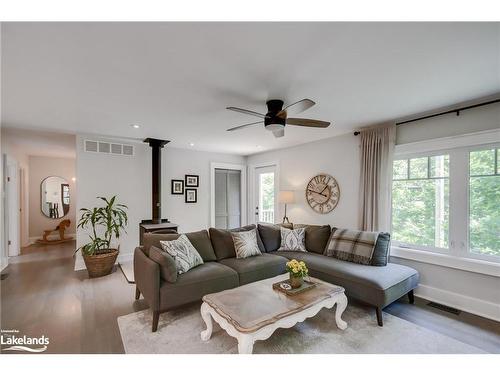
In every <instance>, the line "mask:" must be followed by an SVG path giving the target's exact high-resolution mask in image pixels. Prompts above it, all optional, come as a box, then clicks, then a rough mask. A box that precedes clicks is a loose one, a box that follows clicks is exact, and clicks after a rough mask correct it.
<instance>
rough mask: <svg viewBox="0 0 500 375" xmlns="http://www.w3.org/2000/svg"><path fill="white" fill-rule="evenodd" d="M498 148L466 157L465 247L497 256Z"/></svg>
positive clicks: (499, 241)
mask: <svg viewBox="0 0 500 375" xmlns="http://www.w3.org/2000/svg"><path fill="white" fill-rule="evenodd" d="M498 161H499V160H498V149H496V150H495V149H490V150H481V151H473V152H471V153H470V155H469V166H470V167H469V174H470V181H469V244H470V249H471V251H472V252H475V253H479V254H488V255H500V175H499V173H498Z"/></svg>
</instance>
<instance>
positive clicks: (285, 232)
mask: <svg viewBox="0 0 500 375" xmlns="http://www.w3.org/2000/svg"><path fill="white" fill-rule="evenodd" d="M280 232H281V247H280V248H279V249H278V251H307V250H306V228H297V229H288V228H283V227H281V228H280Z"/></svg>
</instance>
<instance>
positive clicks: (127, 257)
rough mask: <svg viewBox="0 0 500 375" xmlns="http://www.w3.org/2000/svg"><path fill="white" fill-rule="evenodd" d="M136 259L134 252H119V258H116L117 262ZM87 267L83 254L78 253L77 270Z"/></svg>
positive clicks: (76, 259)
mask: <svg viewBox="0 0 500 375" xmlns="http://www.w3.org/2000/svg"><path fill="white" fill-rule="evenodd" d="M133 259H134V253H121V252H120V254H118V258H117V259H116V263H126V262H131V261H132V260H133ZM84 269H86V267H85V262H84V261H83V258H82V255H81V254H80V253H77V255H76V258H75V268H74V270H75V271H81V270H84Z"/></svg>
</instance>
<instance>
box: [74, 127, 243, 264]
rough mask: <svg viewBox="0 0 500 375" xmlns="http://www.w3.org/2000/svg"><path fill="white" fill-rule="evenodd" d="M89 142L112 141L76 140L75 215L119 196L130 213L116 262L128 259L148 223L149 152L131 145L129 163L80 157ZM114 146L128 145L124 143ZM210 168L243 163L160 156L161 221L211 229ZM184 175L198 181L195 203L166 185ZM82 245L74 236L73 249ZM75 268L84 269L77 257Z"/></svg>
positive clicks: (190, 154) (192, 154)
mask: <svg viewBox="0 0 500 375" xmlns="http://www.w3.org/2000/svg"><path fill="white" fill-rule="evenodd" d="M87 138H88V139H92V140H103V141H111V140H112V139H100V138H98V137H95V136H88V137H86V136H83V135H79V136H77V163H76V176H77V189H78V201H77V209H78V210H79V209H80V208H82V207H92V206H94V205H96V204H97V203H98V202H97V200H96V199H95V197H96V196H100V195H103V196H112V195H118V197H119V200H120V202H121V203H124V204H126V205H127V206H128V208H129V209H128V216H129V225H128V228H127V233H126V234H125V235H123V237H122V238H121V239H120V252H121V254H120V258H119V259H122V260H125V259H129V258H130V257H131V256H132V254H133V251H134V248H135V247H136V246H137V245H138V244H139V223H140V222H141V221H142V220H144V219H151V148H150V147H149V146H148V145H147V144H145V143H133V145H134V147H135V155H134V156H133V157H126V156H115V155H105V154H95V153H88V152H84V151H83V140H84V139H87ZM115 142H120V143H127V142H126V141H124V140H115ZM128 143H130V142H128ZM210 162H226V163H244V162H245V158H244V157H242V156H233V155H227V154H216V153H210V152H198V151H194V150H184V149H176V148H171V147H169V146H168V145H167V146H165V148H164V149H163V150H162V216H163V218H168V219H169V220H170V221H171V222H173V223H176V224H178V225H179V231H182V232H189V231H194V230H200V229H204V228H208V226H209V224H210V181H209V178H210V177H209V176H210ZM185 174H195V175H199V176H200V179H199V181H200V186H199V188H198V203H195V204H187V203H184V196H183V195H171V194H170V180H171V179H184V175H185ZM77 219H78V217H77ZM85 241H86V236H85V233H84V232H83V231H81V230H78V231H77V246H81V245H83V244H84V243H85ZM75 268H76V269H83V268H84V264H83V259H82V258H81V255H80V254H79V255H78V257H77V260H76V264H75Z"/></svg>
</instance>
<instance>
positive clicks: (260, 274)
mask: <svg viewBox="0 0 500 375" xmlns="http://www.w3.org/2000/svg"><path fill="white" fill-rule="evenodd" d="M220 262H221V263H222V264H224V265H226V266H228V267H230V268H232V269H234V270H235V271H236V272H237V273H238V276H239V280H240V285H243V284H248V283H251V282H254V281H258V280H263V279H268V278H270V277H274V276H277V275H281V274H283V273H285V272H286V270H285V268H286V262H287V259H286V258H283V257H281V256H278V255H273V254H262V255H258V256H255V257H250V258H244V259H237V258H227V259H223V260H221V261H220Z"/></svg>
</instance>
